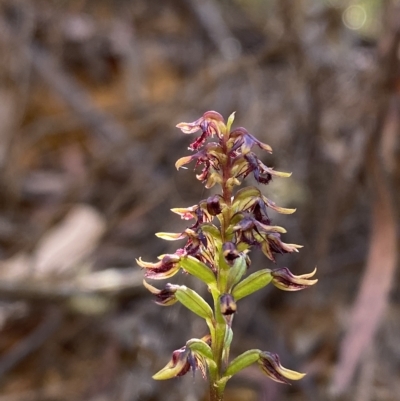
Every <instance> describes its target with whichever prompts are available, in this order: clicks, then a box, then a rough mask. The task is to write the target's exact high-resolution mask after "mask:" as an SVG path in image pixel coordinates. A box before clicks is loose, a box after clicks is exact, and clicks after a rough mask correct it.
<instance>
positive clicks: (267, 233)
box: [137, 111, 317, 401]
mask: <svg viewBox="0 0 400 401" xmlns="http://www.w3.org/2000/svg"><path fill="white" fill-rule="evenodd" d="M233 121H234V114H232V115H231V116H230V117H229V118H228V121H227V122H225V120H224V118H223V117H222V116H221V114H219V113H217V112H215V111H208V112H206V113H204V115H203V116H202V117H201V118H199V119H198V120H196V121H194V122H192V123H180V124H178V125H177V127H178V128H180V129H181V131H182V132H183V133H185V134H194V133H196V132H200V136H199V137H197V138H196V139H195V140H194V141H193V142H192V143H191V144H190V145H189V150H192V151H194V152H195V153H194V154H192V155H191V156H186V157H183V158H181V159H179V160H178V161H177V162H176V168H177V169H179V168H181V167H183V166H185V165H187V164H189V163H191V162H195V168H198V167H200V171H199V173H198V174H197V176H196V177H197V179H198V180H200V181H201V182H203V183H204V185H205V187H206V188H211V187H213V186H215V185H219V186H220V188H221V190H220V193H219V194H216V195H211V196H210V197H208V198H207V199H204V200H201V201H200V202H199V203H198V204H197V205H193V206H190V207H187V208H175V209H172V211H173V212H174V213H176V214H178V215H179V216H181V218H182V219H185V220H191V221H193V223H192V225H190V226H189V227H188V228H187V229H186V230H185V231H183V232H182V233H166V232H162V233H158V234H156V235H157V236H158V237H160V238H162V239H164V240H168V241H175V240H185V241H186V244H185V245H184V246H183V248H180V249H178V250H177V251H176V252H175V253H174V254H168V255H161V256H160V257H159V261H158V262H156V263H149V262H144V261H143V260H142V259H140V258H139V260H138V261H137V262H138V264H139V265H140V266H141V267H142V268H144V269H145V276H146V277H147V278H148V279H152V280H159V279H169V278H171V277H172V276H174V275H176V274H177V273H178V272H179V271H183V272H185V273H188V274H191V275H193V276H194V277H196V278H197V279H199V280H201V281H202V282H203V283H204V284H205V285H206V286H207V288H208V290H209V292H210V293H211V295H212V298H213V304H212V305H213V307H211V306H210V304H209V303H208V302H206V300H205V299H203V298H202V297H201V296H200V295H199V294H198V293H196V292H195V291H193V290H192V289H190V288H188V287H186V286H183V285H173V284H166V285H165V287H164V288H163V289H158V288H155V287H153V286H152V285H150V284H149V283H147V282H146V281H145V282H144V285H145V287H146V288H147V289H148V290H149V291H150V292H151V293H152V294H154V296H155V301H156V303H157V304H159V305H162V306H170V305H173V304H175V303H176V302H180V303H181V304H183V305H184V306H185V307H186V308H188V309H189V310H191V311H192V312H194V313H195V314H197V315H198V316H200V317H201V318H203V319H204V320H205V322H206V324H207V326H208V330H209V334H207V335H206V336H205V337H203V338H200V339H196V338H195V339H191V340H189V341H188V342H187V343H186V345H185V346H183V347H182V348H180V349H179V350H176V351H174V352H173V353H172V359H171V360H170V362H169V363H168V364H167V365H166V366H165V367H164V368H163V369H162V370H160V371H159V372H158V373H156V374H155V375H154V376H153V378H154V379H156V380H165V379H171V378H173V377H177V376H182V375H184V374H185V373H187V372H188V371H192V372H195V371H196V370H200V372H201V374H202V376H203V377H205V378H206V377H207V378H208V380H209V383H210V400H211V401H221V400H223V393H224V389H225V386H226V383H227V382H228V380H229V379H230V378H231V377H232V376H234V375H235V374H236V373H238V372H240V371H241V370H242V369H244V368H246V367H247V366H249V365H251V364H254V363H257V364H258V365H259V366H260V368H261V370H262V371H263V372H264V373H265V374H266V375H267V376H268V377H270V378H271V379H272V380H275V381H277V382H280V383H289V381H290V380H299V379H301V378H302V377H303V376H304V374H303V373H298V372H295V371H292V370H289V369H286V368H284V367H283V366H282V365H281V363H280V360H279V357H278V356H277V355H276V354H274V353H271V352H265V351H261V350H256V349H253V350H249V351H246V352H244V353H243V354H241V355H239V356H238V357H236V358H235V359H233V360H232V361H230V362H229V351H230V346H231V342H232V339H233V331H232V322H233V318H234V315H235V313H236V311H237V310H238V309H239V306H238V301H239V300H241V299H242V298H244V297H247V296H249V295H251V294H252V293H254V292H255V291H258V290H260V289H262V288H263V287H265V286H266V285H268V284H269V283H272V284H273V285H275V286H276V287H277V288H279V289H281V290H284V291H298V290H302V289H304V288H308V287H310V286H311V285H313V284H315V283H316V282H317V280H316V279H313V278H312V277H313V276H314V274H315V272H316V270H315V269H314V271H312V272H311V273H308V274H303V275H299V276H296V275H294V274H292V273H291V272H290V270H289V269H288V268H286V267H281V268H278V269H275V270H270V269H262V270H258V271H255V272H253V273H251V274H248V271H249V269H250V265H251V261H250V257H249V253H250V250H251V249H252V248H253V247H258V248H260V249H261V251H262V252H263V253H264V255H265V256H266V257H267V258H268V259H270V260H271V261H272V262H275V255H276V254H283V253H292V252H298V249H299V248H301V246H299V245H295V244H286V243H284V242H283V241H282V239H281V234H284V233H285V232H286V230H285V229H284V228H283V227H279V226H275V225H272V223H271V220H270V218H269V216H268V210H269V209H271V210H274V211H276V212H278V213H283V214H291V213H294V212H295V209H287V208H282V207H279V206H277V205H276V204H275V203H274V202H272V201H271V200H270V199H268V198H267V197H265V196H264V195H263V194H262V192H261V191H260V190H259V189H258V188H256V187H254V186H248V187H245V188H242V189H239V190H236V187H238V186H239V185H241V181H242V180H243V179H244V178H246V177H247V176H248V175H250V174H252V175H253V177H254V179H255V180H256V181H257V182H258V183H260V184H268V183H269V182H270V181H271V180H272V178H273V177H289V176H290V174H288V173H282V172H278V171H275V170H274V169H273V168H270V167H267V166H266V165H265V164H264V163H262V162H261V160H260V159H259V158H258V157H257V155H256V154H255V153H254V151H253V150H255V149H254V148H259V149H261V150H263V151H266V152H268V153H272V149H271V147H270V146H269V145H267V144H265V143H262V142H260V141H259V140H258V139H256V138H255V137H254V136H253V135H251V134H250V133H249V132H248V131H247V130H246V129H245V128H243V127H239V128H234V129H232V128H231V126H232V124H233Z"/></svg>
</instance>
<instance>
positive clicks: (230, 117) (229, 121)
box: [226, 111, 236, 133]
mask: <svg viewBox="0 0 400 401" xmlns="http://www.w3.org/2000/svg"><path fill="white" fill-rule="evenodd" d="M235 113H236V111H234V112H233V113H232V114H231V115H230V116H229V117H228V121H227V122H226V131H227V132H228V133H229V132H231V128H232V124H233V122H234V121H235Z"/></svg>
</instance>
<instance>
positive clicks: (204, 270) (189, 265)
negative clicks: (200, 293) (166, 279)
mask: <svg viewBox="0 0 400 401" xmlns="http://www.w3.org/2000/svg"><path fill="white" fill-rule="evenodd" d="M179 265H180V266H181V267H182V268H183V269H185V270H186V271H187V272H188V273H190V274H191V275H193V276H195V277H197V278H198V279H200V280H201V281H203V282H204V283H206V284H207V285H209V286H213V285H214V286H215V285H216V284H217V280H216V277H215V274H214V272H213V271H212V270H211V269H210V268H209V267H208V266H207V265H206V264H204V263H203V262H200V260H198V259H196V258H194V257H193V256H184V257H182V258H181V260H180V261H179Z"/></svg>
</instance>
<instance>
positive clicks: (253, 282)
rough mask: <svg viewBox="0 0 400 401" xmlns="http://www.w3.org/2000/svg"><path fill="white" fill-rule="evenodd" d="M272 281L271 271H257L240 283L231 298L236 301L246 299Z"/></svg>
mask: <svg viewBox="0 0 400 401" xmlns="http://www.w3.org/2000/svg"><path fill="white" fill-rule="evenodd" d="M271 281H272V275H271V270H269V269H263V270H259V271H257V272H255V273H253V274H250V276H248V277H246V278H245V279H244V280H243V281H241V282H240V283H239V284H238V285H237V286H236V287H235V288H234V289H233V292H232V295H233V297H234V298H235V300H236V301H239V299H242V298H244V297H247V296H248V295H250V294H252V293H253V292H256V291H258V290H260V289H261V288H263V287H265V286H266V285H267V284H269V283H270V282H271Z"/></svg>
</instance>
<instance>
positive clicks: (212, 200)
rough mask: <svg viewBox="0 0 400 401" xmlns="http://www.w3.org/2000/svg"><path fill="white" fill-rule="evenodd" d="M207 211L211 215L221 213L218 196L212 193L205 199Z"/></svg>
mask: <svg viewBox="0 0 400 401" xmlns="http://www.w3.org/2000/svg"><path fill="white" fill-rule="evenodd" d="M207 211H208V213H210V215H211V216H217V215H218V214H220V213H221V211H222V209H221V203H220V196H218V195H214V196H210V197H209V198H208V199H207Z"/></svg>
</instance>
